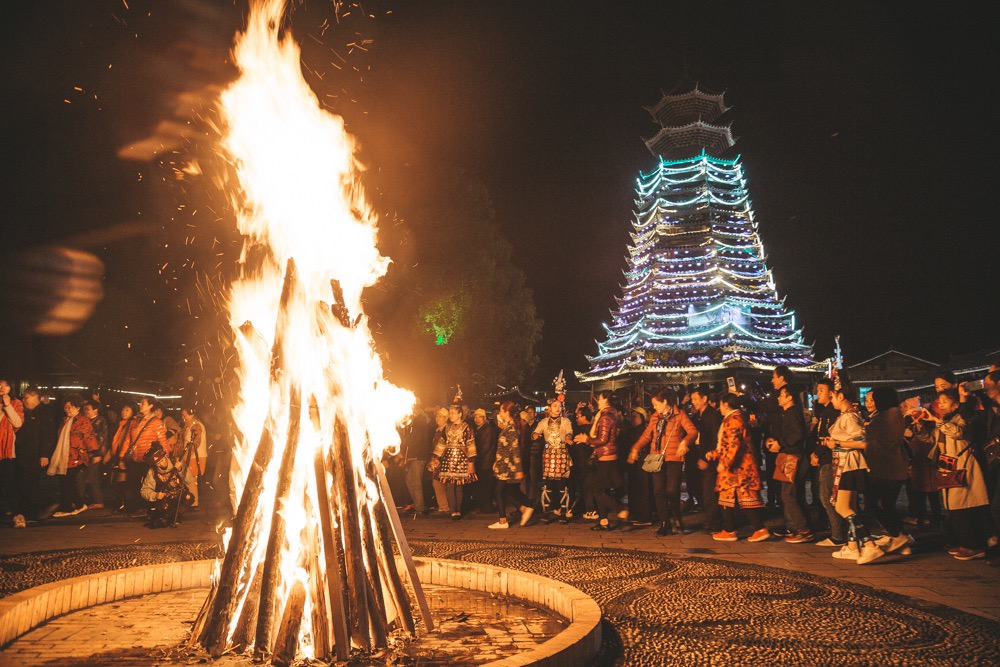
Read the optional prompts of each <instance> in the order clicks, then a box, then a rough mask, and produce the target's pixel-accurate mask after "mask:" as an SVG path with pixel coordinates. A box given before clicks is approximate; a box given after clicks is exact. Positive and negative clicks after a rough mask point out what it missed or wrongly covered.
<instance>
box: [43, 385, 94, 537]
mask: <svg viewBox="0 0 1000 667" xmlns="http://www.w3.org/2000/svg"><path fill="white" fill-rule="evenodd" d="M82 408H83V398H82V397H81V396H80V395H78V394H70V395H69V396H67V397H66V398H65V400H64V401H63V410H64V411H65V413H66V419H65V420H64V421H63V425H62V428H61V429H59V439H58V440H57V441H56V447H55V450H54V451H53V452H52V458H51V460H48V461H47V460H46V459H42V462H43V465H45V463H48V469H47V473H48V475H49V476H50V477H55V476H59V484H60V488H59V490H60V498H61V503H60V506H59V511H58V512H56V513H55V514H54V515H53V516H57V517H61V516H70V515H72V514H79V513H80V512H85V511H86V510H87V505H86V503H84V501H83V496H82V494H81V493H80V489H81V485H80V482H79V477H80V475H82V474H86V472H87V466H88V465H91V464H93V465H96V464H97V463H99V462H100V460H101V456H100V451H101V449H100V444H99V443H98V442H97V436H96V435H94V428H93V426H92V425H91V423H90V420H89V419H87V418H86V417H85V416H84V415H83V414H81V410H82Z"/></svg>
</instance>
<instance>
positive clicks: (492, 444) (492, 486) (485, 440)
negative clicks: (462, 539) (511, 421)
mask: <svg viewBox="0 0 1000 667" xmlns="http://www.w3.org/2000/svg"><path fill="white" fill-rule="evenodd" d="M472 424H473V431H474V434H475V437H476V477H478V478H479V480H478V481H477V482H476V484H475V490H476V499H477V500H478V504H479V511H480V512H482V513H483V514H488V513H492V512H494V511H495V510H496V477H494V476H493V462H494V461H496V458H497V428H496V426H494V425H493V423H492V422H491V421H490V420H489V418H487V416H486V410H483V409H482V408H478V409H477V410H476V411H475V412H473V413H472Z"/></svg>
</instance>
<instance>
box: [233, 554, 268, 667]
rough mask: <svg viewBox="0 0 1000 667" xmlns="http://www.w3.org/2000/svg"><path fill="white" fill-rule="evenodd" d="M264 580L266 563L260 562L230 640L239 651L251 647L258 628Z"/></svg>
mask: <svg viewBox="0 0 1000 667" xmlns="http://www.w3.org/2000/svg"><path fill="white" fill-rule="evenodd" d="M263 580H264V563H259V564H258V565H257V567H256V568H255V571H254V575H253V580H252V581H251V582H250V588H249V589H248V590H247V594H246V595H245V596H243V597H244V600H243V611H241V612H240V617H239V620H237V621H236V630H235V631H234V632H233V637H232V639H231V640H230V642H229V643H230V645H231V646H233V648H235V649H236V650H237V651H243V650H245V649H247V648H249V647H250V644H251V643H252V642H253V637H254V632H255V631H256V629H257V609H258V607H257V605H258V604H259V601H260V586H261V582H262V581H263Z"/></svg>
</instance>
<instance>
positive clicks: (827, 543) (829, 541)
mask: <svg viewBox="0 0 1000 667" xmlns="http://www.w3.org/2000/svg"><path fill="white" fill-rule="evenodd" d="M845 544H847V542H837V541H836V540H834V539H833V538H830V537H828V538H826V539H825V540H822V541H820V542H817V543H816V546H818V547H837V548H838V549H839V548H840V547H842V546H844V545H845Z"/></svg>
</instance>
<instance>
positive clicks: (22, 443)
mask: <svg viewBox="0 0 1000 667" xmlns="http://www.w3.org/2000/svg"><path fill="white" fill-rule="evenodd" d="M49 415H50V413H49V411H48V410H45V409H42V406H38V407H36V408H35V409H34V410H25V411H24V423H23V424H22V425H21V428H20V429H19V430H18V432H17V440H15V442H14V454H15V458H16V460H17V465H18V467H21V468H28V467H31V468H38V467H39V463H38V460H39V459H42V458H46V459H47V458H51V457H52V451H53V450H54V449H55V448H56V439H57V438H58V436H59V434H58V432H57V429H56V424H55V421H53V420H52V419H51V418H50V416H49Z"/></svg>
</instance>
